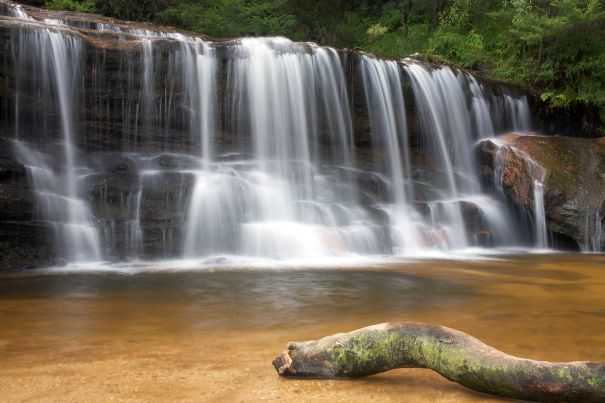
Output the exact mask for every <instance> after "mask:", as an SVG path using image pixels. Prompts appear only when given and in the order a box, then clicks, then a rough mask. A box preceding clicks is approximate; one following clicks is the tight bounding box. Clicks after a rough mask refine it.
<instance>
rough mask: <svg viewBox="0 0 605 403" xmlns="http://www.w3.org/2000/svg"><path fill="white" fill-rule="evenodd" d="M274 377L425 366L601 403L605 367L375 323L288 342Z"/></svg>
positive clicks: (534, 396) (498, 388) (487, 388)
mask: <svg viewBox="0 0 605 403" xmlns="http://www.w3.org/2000/svg"><path fill="white" fill-rule="evenodd" d="M273 366H274V367H275V369H277V372H278V373H279V375H282V376H291V377H311V378H349V377H358V376H365V375H372V374H377V373H379V372H384V371H388V370H390V369H394V368H429V369H432V370H433V371H435V372H437V373H439V374H441V375H442V376H444V377H446V378H447V379H449V380H451V381H454V382H458V383H459V384H461V385H463V386H466V387H467V388H470V389H474V390H476V391H479V392H483V393H490V394H493V395H497V396H502V397H506V398H514V399H522V400H533V401H569V402H571V401H581V402H605V364H604V363H598V362H589V361H577V362H548V361H535V360H527V359H523V358H518V357H513V356H511V355H508V354H505V353H503V352H501V351H499V350H496V349H495V348H492V347H490V346H488V345H486V344H484V343H482V342H481V341H479V340H477V339H475V338H474V337H472V336H470V335H468V334H466V333H463V332H460V331H458V330H454V329H450V328H447V327H444V326H433V325H427V324H423V323H383V324H380V325H375V326H370V327H365V328H363V329H359V330H355V331H352V332H350V333H340V334H336V335H333V336H328V337H324V338H323V339H320V340H313V341H305V342H296V343H288V346H287V348H286V349H285V350H284V351H283V352H282V354H281V355H280V356H279V357H277V358H276V359H275V360H274V361H273Z"/></svg>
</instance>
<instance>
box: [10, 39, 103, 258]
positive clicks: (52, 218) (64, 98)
mask: <svg viewBox="0 0 605 403" xmlns="http://www.w3.org/2000/svg"><path fill="white" fill-rule="evenodd" d="M17 32H18V36H19V39H21V41H20V48H19V49H18V50H17V52H18V55H17V58H19V59H21V60H20V61H19V63H18V64H19V65H20V67H21V68H22V67H25V66H26V65H29V66H30V67H31V68H32V69H34V70H36V71H37V73H38V74H39V76H37V77H38V78H39V79H40V82H38V83H37V84H38V85H40V87H39V88H40V90H41V91H42V94H41V96H42V98H44V99H45V100H46V101H47V102H49V103H52V104H53V106H54V109H55V110H54V113H56V114H57V115H58V116H59V118H58V123H59V127H60V129H59V130H60V133H61V137H60V138H59V139H57V141H59V142H60V148H61V152H60V153H58V154H57V155H55V156H54V157H55V158H56V159H57V161H53V160H52V157H49V156H48V155H45V154H44V153H42V152H39V151H35V150H32V149H31V148H30V146H29V145H27V143H24V142H20V141H16V149H17V156H18V157H19V159H20V160H21V162H22V163H23V165H24V166H25V167H26V168H27V169H28V171H29V174H30V176H31V178H32V182H33V185H34V191H35V193H36V197H37V199H38V203H39V205H40V210H41V211H40V218H41V219H43V220H47V221H49V222H50V224H51V225H52V226H53V228H54V230H55V233H56V240H57V242H58V243H59V244H60V250H61V252H62V253H63V254H64V257H65V258H66V259H67V260H68V261H86V260H100V258H101V246H100V242H99V237H98V233H97V229H96V228H95V226H94V224H93V218H92V215H91V214H90V210H89V208H88V205H87V203H86V202H85V201H84V200H82V199H81V197H80V190H79V184H80V181H81V177H80V176H81V174H82V169H81V168H80V167H79V166H78V160H77V150H76V148H75V145H74V136H75V130H76V129H75V125H76V122H75V112H74V107H73V106H74V102H75V100H76V99H77V95H76V88H75V86H76V82H75V80H76V77H77V74H78V71H77V69H78V66H80V64H81V57H82V50H83V48H82V44H81V42H80V41H79V40H78V39H76V38H74V37H71V36H68V35H64V34H62V33H61V32H56V31H52V30H50V29H40V30H35V31H25V32H19V31H17ZM38 63H39V65H38V66H36V65H37V64H38ZM16 108H17V109H18V108H19V103H18V100H17V103H16ZM16 115H17V116H21V115H22V114H20V113H16ZM59 161H60V162H59Z"/></svg>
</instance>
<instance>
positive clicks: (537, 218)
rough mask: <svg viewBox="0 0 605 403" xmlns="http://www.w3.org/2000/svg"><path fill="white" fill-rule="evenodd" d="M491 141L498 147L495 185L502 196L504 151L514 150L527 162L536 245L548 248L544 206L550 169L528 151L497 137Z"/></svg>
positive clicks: (495, 164)
mask: <svg viewBox="0 0 605 403" xmlns="http://www.w3.org/2000/svg"><path fill="white" fill-rule="evenodd" d="M491 141H492V143H494V144H495V145H496V146H497V147H498V148H497V150H496V153H495V156H494V185H495V188H496V190H497V191H498V192H499V193H500V194H501V195H502V196H504V190H503V188H502V182H503V177H502V176H503V174H504V169H505V167H504V165H503V160H504V157H503V154H504V152H505V151H509V152H513V153H515V154H517V155H519V156H520V157H521V158H522V159H523V161H524V162H525V166H526V168H527V172H528V174H529V176H530V178H531V185H532V207H533V208H532V210H533V215H532V227H533V239H534V247H535V248H537V249H548V228H547V225H546V213H545V208H544V182H545V180H546V177H547V174H548V171H547V170H546V169H545V168H543V167H542V166H540V165H539V164H538V163H537V162H535V161H534V160H533V159H531V158H530V157H529V155H527V154H526V153H524V152H522V151H520V150H518V149H516V148H513V147H511V146H509V145H505V144H502V143H499V142H498V141H497V140H495V139H492V140H491Z"/></svg>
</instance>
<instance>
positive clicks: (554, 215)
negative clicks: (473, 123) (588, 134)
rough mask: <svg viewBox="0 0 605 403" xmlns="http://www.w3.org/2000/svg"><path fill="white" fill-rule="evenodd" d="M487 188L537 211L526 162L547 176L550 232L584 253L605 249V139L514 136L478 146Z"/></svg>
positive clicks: (547, 216)
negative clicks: (572, 242)
mask: <svg viewBox="0 0 605 403" xmlns="http://www.w3.org/2000/svg"><path fill="white" fill-rule="evenodd" d="M477 152H478V159H479V163H480V165H479V167H480V174H481V177H482V179H483V181H484V184H485V185H487V186H490V187H494V186H496V187H499V188H501V190H502V191H503V192H504V194H505V195H506V196H507V197H508V198H509V199H510V200H511V201H512V202H513V203H515V204H516V205H517V206H518V207H520V208H522V209H525V210H532V209H533V180H534V176H535V174H534V173H532V172H531V164H528V162H527V161H528V158H529V159H530V160H533V161H535V163H537V164H538V165H539V166H540V167H543V168H544V169H545V170H546V174H545V178H544V208H545V214H546V220H547V224H548V228H549V229H550V230H551V231H553V232H556V233H560V234H564V235H566V236H568V237H570V238H572V239H573V240H574V241H575V242H577V243H578V245H580V246H581V247H582V248H583V249H585V250H591V249H595V248H594V246H595V245H594V243H595V242H598V243H600V247H601V248H603V247H604V246H605V244H604V243H605V234H604V233H603V230H604V229H605V225H604V224H605V223H604V222H603V221H604V218H605V138H600V139H584V138H572V137H562V136H538V135H521V134H517V133H511V134H507V135H504V136H500V137H498V138H496V139H494V140H485V141H483V142H481V143H480V144H479V145H478V149H477Z"/></svg>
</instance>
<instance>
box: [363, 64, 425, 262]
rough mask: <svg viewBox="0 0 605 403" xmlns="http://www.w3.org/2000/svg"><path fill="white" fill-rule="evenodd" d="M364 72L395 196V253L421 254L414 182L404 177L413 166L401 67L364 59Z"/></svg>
mask: <svg viewBox="0 0 605 403" xmlns="http://www.w3.org/2000/svg"><path fill="white" fill-rule="evenodd" d="M361 71H362V76H363V83H364V87H365V92H366V101H367V106H368V111H369V115H370V126H371V128H372V132H373V135H374V137H378V136H380V135H382V137H383V141H384V144H385V146H386V149H387V155H388V161H389V162H388V166H389V171H390V172H389V173H390V182H391V183H390V185H391V186H390V190H391V193H392V195H391V204H390V205H389V206H387V208H386V210H387V212H388V214H389V218H390V221H391V225H392V237H393V240H392V242H393V246H394V248H395V249H394V251H395V253H398V254H405V253H406V252H407V253H410V251H417V250H418V249H419V248H421V247H422V245H423V243H422V240H421V236H420V233H421V232H420V230H419V228H418V224H417V223H416V222H415V215H416V214H415V213H416V212H415V209H414V207H413V206H412V205H411V202H412V200H413V195H412V192H413V190H412V187H411V186H409V185H408V184H409V183H411V178H409V177H408V178H406V177H404V172H406V173H407V174H408V175H409V174H411V164H410V156H409V152H408V143H407V138H408V131H407V126H406V116H405V105H404V101H403V93H402V90H401V72H400V69H399V65H398V64H397V63H396V62H393V61H380V60H377V59H374V58H371V57H368V56H362V57H361ZM408 195H409V196H408Z"/></svg>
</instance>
